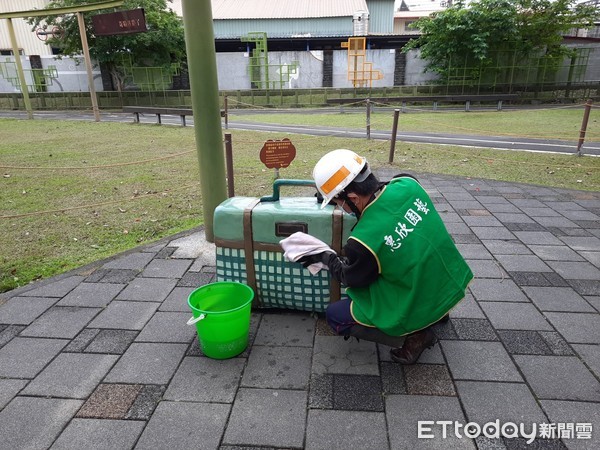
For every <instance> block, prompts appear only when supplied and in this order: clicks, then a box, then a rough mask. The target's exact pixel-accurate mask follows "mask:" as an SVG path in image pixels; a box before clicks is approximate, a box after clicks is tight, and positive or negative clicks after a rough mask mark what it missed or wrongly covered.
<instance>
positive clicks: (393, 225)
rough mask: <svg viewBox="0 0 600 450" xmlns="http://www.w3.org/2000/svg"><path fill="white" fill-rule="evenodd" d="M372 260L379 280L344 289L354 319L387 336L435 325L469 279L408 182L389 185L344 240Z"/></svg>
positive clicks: (431, 211) (429, 206)
mask: <svg viewBox="0 0 600 450" xmlns="http://www.w3.org/2000/svg"><path fill="white" fill-rule="evenodd" d="M350 239H355V240H356V241H358V242H360V243H361V244H362V245H364V246H365V247H367V248H368V249H369V250H370V251H371V253H373V255H374V256H375V258H376V259H377V264H378V265H379V277H378V278H377V280H376V281H375V282H373V283H371V284H370V285H369V286H366V287H361V288H356V287H353V288H348V289H347V294H348V295H349V297H350V298H351V299H352V305H351V312H352V316H353V317H354V319H355V320H356V321H357V322H359V323H361V324H363V325H367V326H375V327H377V328H379V329H380V330H382V331H383V332H385V333H387V334H389V335H392V336H402V335H404V334H408V333H412V332H414V331H418V330H420V329H423V328H425V327H427V326H429V325H431V324H432V323H435V322H437V321H438V320H439V319H441V318H442V317H443V316H444V315H445V314H447V313H448V311H449V310H450V309H452V307H454V306H455V305H456V304H457V303H458V302H459V301H460V300H461V299H462V298H463V297H464V295H465V289H466V288H467V285H468V284H469V282H470V281H471V279H472V278H473V273H472V272H471V269H469V266H468V265H467V263H466V262H465V260H464V259H463V257H462V256H461V254H460V253H459V251H458V249H457V248H456V246H455V245H454V242H453V241H452V238H451V237H450V235H449V234H448V231H447V230H446V227H445V226H444V223H443V222H442V219H441V218H440V216H439V214H438V213H437V211H436V210H435V208H434V206H433V203H432V202H431V199H430V198H429V196H428V195H427V193H426V192H425V190H424V189H423V188H422V187H421V185H420V184H419V183H418V182H417V181H415V180H414V179H413V178H409V177H401V178H395V179H393V180H392V181H391V182H390V183H389V184H388V185H387V186H385V187H384V188H383V190H382V192H381V193H380V195H379V196H378V197H377V198H376V199H375V200H374V201H373V202H371V203H370V204H369V205H368V206H367V207H366V208H365V210H364V211H363V212H362V215H361V218H360V220H359V221H358V223H357V225H356V227H355V228H354V230H353V231H352V233H351V235H350Z"/></svg>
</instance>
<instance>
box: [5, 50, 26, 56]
mask: <svg viewBox="0 0 600 450" xmlns="http://www.w3.org/2000/svg"><path fill="white" fill-rule="evenodd" d="M24 54H25V52H24V51H23V49H22V48H21V49H19V55H24ZM12 55H13V51H12V49H11V48H10V49H9V48H0V56H12Z"/></svg>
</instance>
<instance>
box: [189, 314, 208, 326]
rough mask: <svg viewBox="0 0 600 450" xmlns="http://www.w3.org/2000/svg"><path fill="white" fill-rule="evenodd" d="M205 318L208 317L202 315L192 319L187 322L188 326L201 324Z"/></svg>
mask: <svg viewBox="0 0 600 450" xmlns="http://www.w3.org/2000/svg"><path fill="white" fill-rule="evenodd" d="M205 317H206V314H200V315H199V316H198V317H190V320H188V321H187V324H188V325H194V324H195V323H196V322H200V321H201V320H202V319H204V318H205Z"/></svg>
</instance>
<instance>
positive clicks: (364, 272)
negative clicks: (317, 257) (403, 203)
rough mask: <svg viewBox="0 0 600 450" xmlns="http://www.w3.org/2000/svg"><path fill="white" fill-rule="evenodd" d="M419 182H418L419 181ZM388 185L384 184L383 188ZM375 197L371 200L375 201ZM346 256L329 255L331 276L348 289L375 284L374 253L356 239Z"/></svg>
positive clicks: (347, 248) (350, 241)
mask: <svg viewBox="0 0 600 450" xmlns="http://www.w3.org/2000/svg"><path fill="white" fill-rule="evenodd" d="M397 177H411V178H414V179H415V180H416V178H415V177H414V176H412V175H410V174H406V173H402V174H399V175H396V176H395V177H393V178H397ZM417 181H418V180H417ZM385 184H387V183H382V187H383V186H384V185H385ZM374 198H375V196H373V197H372V198H371V201H372V200H374ZM342 254H343V255H345V256H338V255H334V254H333V253H328V254H327V256H326V258H325V260H324V261H323V262H324V263H325V264H326V265H327V266H328V267H329V272H330V273H331V276H333V278H335V279H336V280H337V281H339V282H340V283H341V284H343V285H344V286H347V287H365V286H368V285H369V284H371V283H373V282H374V281H375V280H376V279H377V277H378V276H379V265H378V264H377V259H375V256H374V255H373V253H371V252H370V251H369V250H368V249H367V248H366V247H365V246H364V245H362V244H361V243H360V242H358V241H355V240H354V239H350V240H348V242H346V245H344V249H343V252H342Z"/></svg>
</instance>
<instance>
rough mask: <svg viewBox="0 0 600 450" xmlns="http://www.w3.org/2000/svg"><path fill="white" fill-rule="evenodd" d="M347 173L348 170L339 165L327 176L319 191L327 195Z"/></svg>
mask: <svg viewBox="0 0 600 450" xmlns="http://www.w3.org/2000/svg"><path fill="white" fill-rule="evenodd" d="M348 175H350V171H349V170H348V169H346V166H342V167H340V169H339V170H338V171H337V172H335V173H334V174H333V175H331V176H330V177H329V179H328V180H327V181H326V182H325V183H323V184H322V185H321V191H322V192H323V193H324V194H325V195H327V194H329V193H330V192H331V191H333V190H334V189H335V188H336V187H337V186H338V185H339V184H340V183H341V182H342V181H343V180H344V178H346V177H347V176H348Z"/></svg>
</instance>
